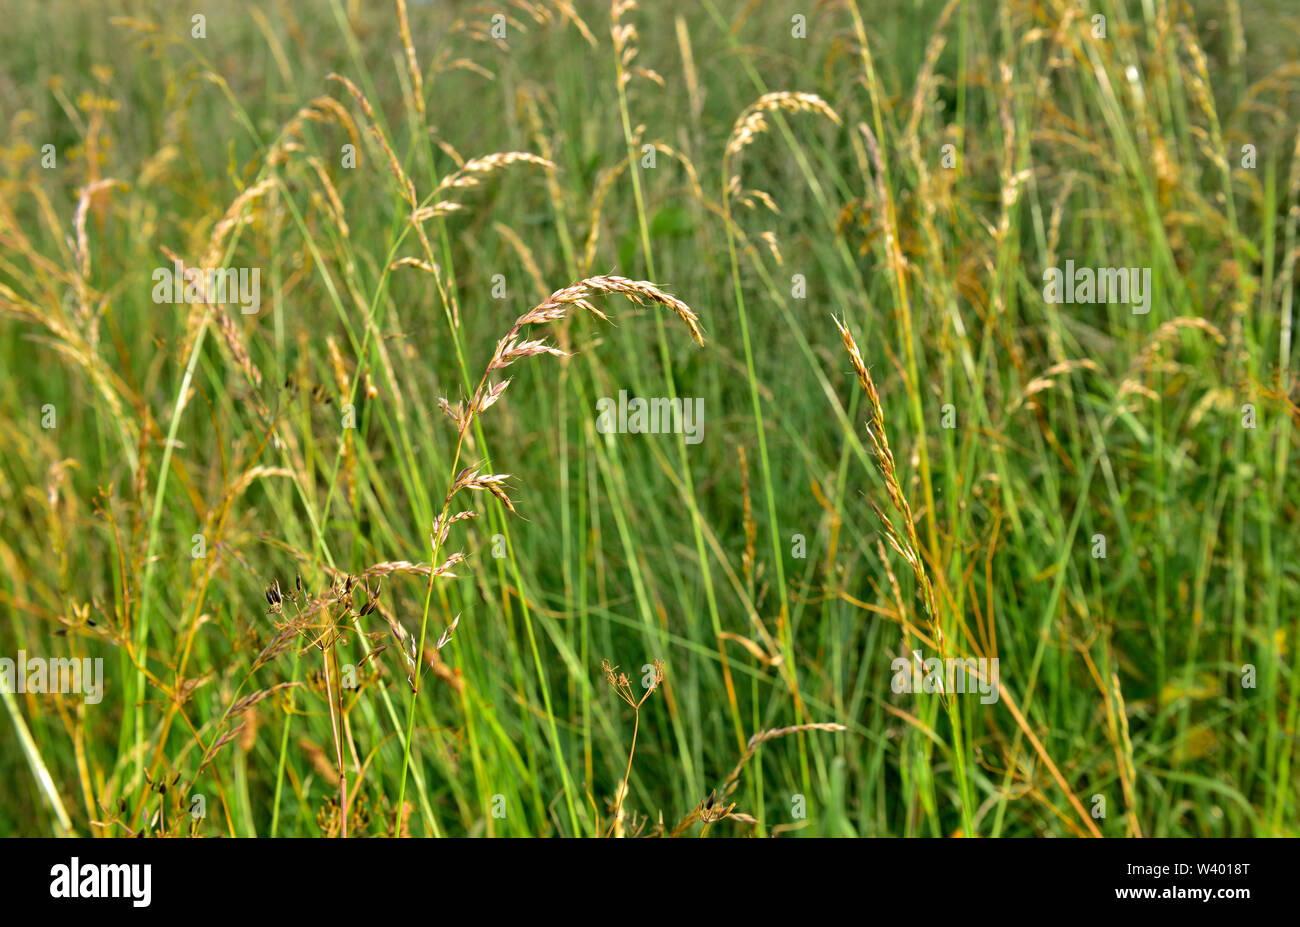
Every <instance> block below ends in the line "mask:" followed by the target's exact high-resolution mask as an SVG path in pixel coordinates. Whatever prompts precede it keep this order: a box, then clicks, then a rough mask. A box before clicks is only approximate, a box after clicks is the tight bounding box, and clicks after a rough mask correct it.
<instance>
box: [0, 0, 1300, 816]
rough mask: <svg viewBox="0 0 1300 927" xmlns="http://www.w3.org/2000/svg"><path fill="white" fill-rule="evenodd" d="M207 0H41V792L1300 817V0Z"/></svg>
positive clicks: (15, 605)
mask: <svg viewBox="0 0 1300 927" xmlns="http://www.w3.org/2000/svg"><path fill="white" fill-rule="evenodd" d="M195 12H198V11H195V10H190V9H189V8H188V7H176V6H174V5H172V4H165V3H156V2H143V0H112V2H109V3H105V4H83V3H76V2H72V0H47V2H33V0H0V17H2V18H3V21H4V22H5V23H6V29H5V31H4V33H3V35H2V36H0V62H3V64H0V107H2V108H3V112H4V117H5V118H4V120H3V123H4V125H5V126H6V127H7V131H6V132H5V134H4V137H3V138H0V335H2V337H0V356H2V357H3V375H0V421H2V422H3V425H0V614H2V615H3V621H0V657H6V658H11V659H12V658H15V657H16V656H17V654H18V652H19V651H20V650H22V651H24V652H26V653H27V654H29V655H33V656H41V657H91V658H101V659H102V660H103V661H104V664H103V665H104V681H105V694H104V698H103V700H102V701H101V702H98V703H97V704H90V703H87V702H86V700H85V699H84V698H83V697H82V696H81V695H78V694H75V693H69V694H62V695H49V694H40V693H33V692H25V693H23V692H12V691H5V692H4V693H3V700H4V707H5V712H4V715H5V717H4V718H3V720H0V777H3V778H2V781H4V782H5V783H6V785H7V787H6V789H5V795H4V798H3V799H2V800H0V833H3V834H13V835H48V834H68V833H73V834H80V835H94V836H125V835H132V834H138V833H146V834H151V835H152V834H168V835H176V834H194V835H201V836H217V835H231V836H316V835H321V836H357V835H376V836H382V835H394V834H400V835H414V836H423V835H433V836H457V835H475V836H520V835H582V836H595V835H612V836H632V835H666V836H683V835H690V836H697V835H699V836H740V835H751V834H752V835H764V836H770V835H804V836H885V835H901V836H950V835H962V836H970V835H981V836H1038V835H1053V836H1070V835H1078V836H1098V835H1106V836H1207V835H1291V836H1295V835H1297V834H1300V809H1298V807H1297V795H1296V789H1295V778H1296V777H1295V773H1294V769H1293V767H1294V763H1295V759H1296V756H1295V754H1296V748H1297V744H1298V743H1300V740H1298V739H1297V738H1298V736H1300V735H1298V734H1297V720H1298V719H1297V715H1298V714H1300V708H1298V706H1300V676H1297V674H1296V672H1295V646H1296V641H1297V628H1298V625H1300V611H1298V609H1297V606H1298V604H1300V596H1298V594H1297V592H1298V590H1300V572H1298V570H1297V566H1296V562H1297V553H1298V550H1297V547H1298V546H1300V545H1298V541H1300V533H1298V532H1297V530H1296V528H1295V525H1296V518H1297V503H1298V502H1300V492H1297V490H1296V488H1295V485H1294V481H1293V480H1292V479H1291V478H1289V477H1288V472H1289V470H1290V467H1291V466H1292V465H1293V464H1295V463H1297V460H1296V455H1297V448H1296V442H1295V438H1294V430H1295V426H1296V424H1297V418H1298V417H1300V409H1298V408H1297V405H1296V396H1297V390H1296V387H1295V379H1294V373H1293V371H1292V370H1291V367H1292V366H1293V365H1295V363H1296V358H1295V347H1294V339H1293V336H1292V332H1293V304H1294V298H1295V293H1296V278H1295V261H1296V257H1297V253H1298V251H1297V234H1296V233H1297V225H1298V224H1300V134H1298V133H1297V129H1296V126H1297V118H1296V117H1297V113H1298V111H1300V105H1298V97H1297V94H1298V93H1300V67H1297V65H1296V64H1295V59H1296V49H1297V48H1298V47H1300V19H1297V18H1296V17H1294V16H1293V15H1288V14H1287V12H1286V8H1285V5H1284V4H1272V3H1260V4H1239V3H1237V2H1226V0H1224V2H1219V0H1205V2H1197V3H1191V4H1185V3H1179V2H1171V0H1144V2H1135V3H1114V2H1109V0H1100V2H1096V3H1090V4H1088V5H1086V6H1084V5H1081V4H1077V3H1073V2H1066V0H1025V2H1009V0H1007V2H992V0H964V2H963V0H916V2H912V0H907V2H903V0H899V2H896V3H892V2H891V3H884V4H879V5H877V4H864V3H854V2H852V0H842V2H833V3H823V4H806V5H803V6H799V5H797V4H796V5H793V6H791V5H786V4H774V3H741V2H731V3H726V2H721V0H703V2H702V3H699V4H694V3H691V4H672V3H668V4H645V5H643V6H641V7H638V6H637V5H636V4H635V3H632V2H628V0H617V2H615V3H614V4H613V5H612V7H611V6H610V5H608V4H605V3H602V2H573V3H572V4H570V3H568V2H560V0H535V2H534V0H517V2H511V3H508V4H502V5H501V6H499V7H497V6H492V5H483V6H474V5H471V4H468V3H466V4H446V3H423V2H416V0H406V2H405V3H403V2H400V0H399V2H396V3H388V4H382V3H361V2H356V0H310V2H306V3H294V4H290V3H287V2H276V3H272V4H269V5H268V4H259V3H245V2H234V0H221V2H212V3H207V4H204V9H203V11H202V12H203V14H204V16H205V20H204V22H203V29H202V31H203V35H202V37H197V36H196V35H195V30H196V26H195V24H194V22H192V21H191V19H190V17H191V16H192V15H193V14H194V13H195ZM1095 16H1102V17H1104V32H1105V34H1104V36H1102V35H1099V34H1098V32H1097V30H1098V26H1097V23H1096V21H1095V20H1094V17H1095ZM497 17H499V18H497ZM799 17H802V18H803V19H802V20H800V18H799ZM47 145H48V146H52V148H48V149H47V148H46V147H45V146H47ZM1244 146H1250V147H1249V149H1247V148H1245V147H1244ZM50 152H52V153H53V158H54V160H53V162H49V161H48V157H49V153H50ZM43 161H44V163H43ZM47 165H48V166H47ZM1067 260H1069V261H1072V262H1073V264H1074V265H1076V266H1079V267H1090V268H1108V267H1114V268H1128V267H1134V268H1145V269H1146V270H1147V271H1149V274H1150V280H1151V284H1150V295H1151V301H1150V307H1149V312H1147V313H1135V312H1133V311H1132V310H1131V308H1130V306H1129V305H1126V304H1123V303H1120V302H1116V301H1111V302H1109V303H1102V304H1094V303H1088V302H1086V301H1082V302H1075V303H1056V302H1052V301H1049V300H1047V299H1045V296H1044V270H1045V269H1047V268H1054V267H1064V266H1065V264H1066V261H1067ZM178 262H180V263H183V264H184V265H186V266H192V267H200V268H208V269H217V268H234V269H239V268H244V269H252V268H256V269H257V270H258V271H259V273H260V278H259V279H260V306H259V308H258V309H257V311H256V312H251V313H247V314H245V313H244V312H242V311H241V309H240V306H239V305H237V304H234V303H230V302H228V303H219V302H216V301H214V299H212V298H209V299H208V300H207V301H204V300H203V299H199V300H198V301H196V302H191V303H186V302H178V303H170V302H167V303H162V304H159V303H157V302H156V301H155V300H154V298H153V295H152V294H153V293H154V290H155V285H156V279H155V277H154V273H155V270H157V269H159V268H163V269H167V268H173V267H174V266H175V265H176V263H178ZM208 295H209V297H211V294H208ZM503 333H505V337H502V336H503ZM538 355H550V356H538ZM521 361H522V362H521ZM507 367H508V369H507ZM507 387H508V388H507ZM620 390H625V391H627V393H628V394H630V395H632V396H637V397H647V398H648V397H658V398H660V399H662V400H683V401H691V400H693V399H695V398H698V399H699V400H700V408H702V410H703V419H702V428H703V430H702V433H701V434H702V438H701V440H699V441H698V443H693V442H688V441H687V440H685V438H686V436H685V435H682V434H663V435H656V434H624V433H611V432H610V431H608V430H607V429H603V428H598V427H597V426H598V418H597V414H596V408H597V402H598V400H600V399H602V398H607V397H617V396H618V395H619V393H620ZM1103 551H1104V556H1102V552H1103ZM916 651H920V652H921V653H922V655H923V657H924V658H932V657H942V658H954V659H976V660H978V659H981V658H983V659H992V658H997V660H998V666H999V673H998V675H997V677H996V678H995V679H994V678H989V677H987V674H986V678H984V679H982V680H981V681H982V682H984V683H986V684H987V683H992V684H993V692H994V693H995V696H996V698H995V699H994V700H993V701H992V702H988V701H984V700H981V699H980V698H978V697H971V696H970V695H968V694H959V693H957V692H954V691H945V692H940V693H934V694H929V693H919V694H918V693H900V692H898V691H895V689H896V687H895V686H894V685H893V681H894V678H895V675H896V673H895V670H894V669H893V668H892V667H893V665H894V662H895V661H896V660H899V659H901V660H902V661H903V663H904V664H905V665H906V664H909V663H910V662H911V661H912V659H913V657H912V654H913V653H914V652H916ZM620 666H621V667H622V668H623V669H621V670H620V669H619V667H620ZM198 797H201V801H199V802H198V803H197V804H196V803H195V802H196V798H198ZM196 808H198V809H200V810H202V812H203V813H202V814H197V813H195V809H196Z"/></svg>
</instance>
